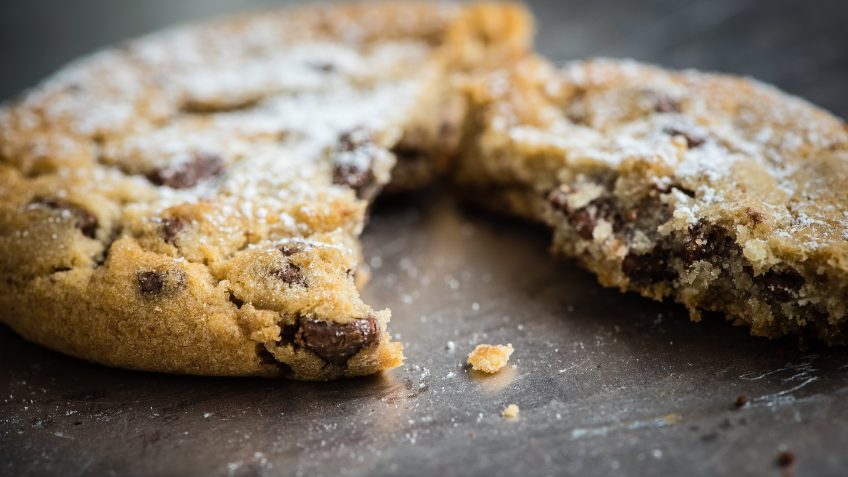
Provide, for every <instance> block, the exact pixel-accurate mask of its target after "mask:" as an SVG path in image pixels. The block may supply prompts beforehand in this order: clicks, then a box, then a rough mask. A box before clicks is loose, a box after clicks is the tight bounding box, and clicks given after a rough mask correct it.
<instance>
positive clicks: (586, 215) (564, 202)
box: [548, 188, 624, 240]
mask: <svg viewBox="0 0 848 477" xmlns="http://www.w3.org/2000/svg"><path fill="white" fill-rule="evenodd" d="M548 202H549V203H550V204H551V205H552V206H554V208H556V209H557V210H560V211H562V212H565V213H566V214H568V220H569V222H570V223H571V226H572V227H574V229H575V230H576V231H577V234H578V235H579V236H580V237H582V238H584V239H586V240H591V239H592V234H593V232H594V230H595V226H596V225H598V221H600V220H601V219H603V220H606V221H608V222H610V223H611V224H612V228H613V230H614V231H618V230H620V229H621V226H622V224H623V223H624V218H623V217H622V214H621V212H620V211H619V210H618V208H617V206H616V204H615V201H614V200H612V199H609V198H600V199H595V200H593V201H592V202H590V203H588V204H586V206H584V207H582V208H580V209H577V210H575V211H572V210H571V209H570V207H569V206H568V193H567V192H566V191H564V190H562V189H561V188H560V189H554V190H553V191H551V192H550V193H549V194H548Z"/></svg>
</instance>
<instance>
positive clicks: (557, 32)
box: [0, 0, 848, 476]
mask: <svg viewBox="0 0 848 477" xmlns="http://www.w3.org/2000/svg"><path fill="white" fill-rule="evenodd" d="M50 3H55V5H49V4H50ZM240 3H243V4H254V3H260V2H239V3H235V2H224V1H222V0H216V1H202V0H194V1H191V2H169V1H166V0H156V1H147V2H115V1H111V2H109V1H106V0H99V1H94V0H86V1H76V2H70V1H66V2H46V1H43V0H39V1H27V2H13V1H9V0H6V1H5V2H2V4H0V71H2V74H0V97H8V96H9V95H11V94H13V93H15V92H17V91H19V90H20V89H21V88H23V87H25V86H26V85H28V84H31V83H32V82H34V81H35V80H36V79H37V78H39V77H40V76H43V75H44V74H46V73H47V72H49V71H50V70H52V69H54V68H56V67H57V66H58V65H59V64H61V63H62V62H63V61H65V60H67V59H69V58H70V57H72V56H75V55H78V54H81V53H84V52H86V51H89V50H91V49H93V48H96V47H98V46H100V45H104V44H108V43H109V42H112V41H115V40H118V39H121V38H124V37H128V36H132V35H135V34H138V33H142V32H144V31H147V30H150V29H153V28H155V27H159V26H162V25H165V24H170V23H174V22H178V21H182V20H185V19H188V18H193V17H197V16H204V15H206V14H209V13H218V12H223V11H226V10H234V9H237V8H239V7H240ZM531 3H532V4H533V5H534V9H535V10H536V12H537V14H539V16H540V18H541V20H540V23H541V25H540V26H541V33H540V36H539V41H540V44H541V45H540V46H541V50H542V51H543V52H545V53H547V54H550V55H551V56H553V57H555V58H558V59H567V58H576V57H581V56H589V55H595V54H602V55H610V56H632V57H635V58H638V59H643V60H648V61H655V62H659V63H663V64H667V65H672V66H679V67H699V68H705V69H719V70H725V71H734V72H739V73H746V74H753V75H756V76H758V77H760V78H761V79H764V80H767V81H770V82H774V83H777V84H778V85H780V86H781V87H783V88H785V89H787V90H789V91H792V92H795V93H797V94H801V95H803V96H805V97H808V98H810V99H812V100H813V101H815V102H816V103H818V104H820V105H823V106H825V107H827V108H829V109H831V110H833V111H835V112H837V113H839V114H841V115H842V116H843V117H845V116H846V115H848V95H846V85H848V34H846V31H848V25H846V20H848V14H846V8H845V7H844V6H841V5H842V4H844V3H845V2H838V1H834V2H823V1H815V2H803V3H802V2H789V1H765V0H763V1H735V2H734V1H725V2H706V1H682V2H672V1H651V2H642V3H640V4H638V5H637V4H636V3H635V2H627V1H624V0H622V1H619V2H590V1H580V2H553V1H551V2H542V1H539V2H531ZM48 5H49V7H48ZM438 196H439V194H425V195H422V196H418V197H405V198H396V199H392V200H391V203H383V204H381V205H380V206H379V207H377V209H376V210H375V214H374V217H373V219H372V221H371V224H370V225H369V228H368V229H367V231H366V233H365V245H366V256H368V257H371V260H372V264H373V265H375V267H374V275H373V280H372V283H371V284H370V285H369V286H368V287H367V289H366V291H365V295H366V299H367V300H368V301H369V302H370V303H372V304H373V305H374V306H377V307H391V308H392V309H393V312H394V320H393V322H392V330H393V331H394V332H395V333H398V334H399V335H400V336H399V339H400V340H401V341H403V342H404V343H406V354H407V357H408V360H407V365H406V366H404V367H403V368H401V369H398V370H395V371H393V372H390V373H386V374H385V375H383V376H378V377H372V378H368V379H361V380H352V381H346V382H340V383H328V384H304V383H292V382H284V381H266V380H254V379H209V378H191V377H188V378H187V377H174V376H163V375H155V374H146V373H135V372H128V371H121V370H113V369H107V368H103V367H100V366H95V365H90V364H87V363H83V362H80V361H77V360H74V359H70V358H66V357H64V356H61V355H58V354H55V353H52V352H50V351H46V350H43V349H40V348H38V347H36V346H33V345H30V344H28V343H25V342H24V341H22V340H20V339H19V338H17V337H16V336H14V335H13V334H12V333H11V332H10V331H8V329H6V328H0V360H2V361H0V362H2V363H3V369H2V371H0V475H60V474H61V475H109V474H113V475H277V474H280V475H287V474H302V475H338V474H350V475H383V474H421V475H433V474H447V475H458V474H461V475H499V474H526V475H548V474H550V475H557V474H574V475H606V474H620V475H646V474H653V475H656V474H674V475H681V474H690V475H781V473H783V471H781V470H780V469H778V467H777V466H776V464H775V457H776V455H777V453H778V451H779V449H781V448H782V447H783V446H785V447H787V448H790V449H792V451H793V452H794V453H795V454H796V455H797V463H796V465H795V468H794V471H795V473H796V474H797V475H811V476H812V475H846V472H848V456H846V453H845V449H846V448H848V350H846V349H821V348H819V347H817V346H816V345H812V347H806V348H803V349H799V348H798V347H797V346H796V345H795V343H793V342H791V341H777V342H770V341H767V340H763V339H757V338H751V337H749V336H748V335H747V333H746V331H745V330H743V329H739V328H734V327H732V326H730V325H729V324H726V323H724V322H723V321H722V320H721V319H720V318H718V317H708V318H707V319H705V320H704V322H702V323H699V324H694V323H690V322H689V321H688V320H687V319H686V314H685V312H683V311H682V310H681V309H680V308H678V307H676V306H672V305H661V304H656V303H652V302H648V301H646V300H643V299H640V298H638V297H635V296H630V295H619V294H618V293H616V292H614V291H610V290H604V289H602V288H600V287H599V286H597V285H596V284H595V282H594V279H593V278H592V277H591V276H589V275H588V274H586V273H584V272H582V271H580V270H578V269H577V268H576V267H575V266H574V265H572V264H569V263H561V262H556V261H553V260H551V259H549V258H548V256H547V253H546V249H547V240H548V239H547V237H546V233H544V232H543V231H540V230H538V229H535V228H533V227H532V226H528V225H527V224H523V223H519V222H511V221H507V220H503V219H498V218H495V217H492V216H489V215H486V214H482V213H479V212H476V211H473V210H464V209H460V208H458V207H457V205H456V204H454V203H453V202H452V201H450V200H449V199H446V198H442V199H436V197H438ZM378 257H379V258H378ZM376 265H379V267H377V266H376ZM449 341H452V342H454V343H455V350H454V351H453V352H450V351H448V349H447V346H448V342H449ZM479 342H504V343H505V342H511V343H512V344H513V345H515V347H516V352H515V354H514V355H513V362H514V363H515V364H516V365H517V367H516V368H515V369H507V370H505V371H504V372H502V373H500V374H499V375H496V376H494V377H483V376H478V375H474V374H469V373H467V372H466V371H465V370H464V369H463V367H462V363H463V361H464V357H465V354H466V353H467V352H468V351H470V349H471V348H472V347H473V345H474V344H476V343H479ZM451 373H452V374H451ZM740 394H745V395H747V396H749V397H750V398H751V400H752V404H751V405H750V406H749V407H747V408H745V409H742V410H736V409H734V407H733V403H734V401H735V400H736V397H737V396H738V395H740ZM511 402H515V403H517V404H519V405H520V406H521V417H520V419H519V420H517V421H506V420H504V419H502V418H501V417H500V416H499V412H500V410H501V409H502V408H503V406H505V405H506V404H508V403H511Z"/></svg>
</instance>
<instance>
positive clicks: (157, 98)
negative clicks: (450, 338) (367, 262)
mask: <svg viewBox="0 0 848 477" xmlns="http://www.w3.org/2000/svg"><path fill="white" fill-rule="evenodd" d="M530 29H531V27H530V22H529V20H528V17H527V16H526V14H525V12H524V11H523V10H522V9H521V8H519V7H515V6H510V5H472V6H457V5H444V4H438V5H437V4H431V3H425V2H421V3H378V4H368V3H364V4H353V5H337V6H326V7H303V8H295V9H282V10H271V11H266V12H257V13H253V14H246V15H241V16H235V17H229V18H223V19H218V20H212V21H209V22H206V23H201V24H197V25H190V26H186V27H178V28H174V29H171V30H168V31H165V32H161V33H157V34H154V35H151V36H148V37H144V38H141V39H138V40H134V41H131V42H128V43H126V44H124V45H122V46H121V47H118V48H114V49H110V50H106V51H103V52H100V53H97V54H95V55H93V56H91V57H88V58H85V59H83V60H80V61H78V62H76V63H74V64H72V65H69V66H68V67H66V68H65V69H63V70H61V71H60V72H59V73H57V74H56V75H54V76H53V77H51V78H49V79H48V80H46V81H45V82H44V83H42V84H41V85H39V86H37V87H36V88H34V89H33V90H31V91H29V92H27V93H26V94H25V95H24V96H23V97H22V98H20V99H18V100H16V101H14V102H12V103H10V104H8V105H5V106H4V107H3V109H2V110H0V279H2V280H3V282H4V288H3V291H2V292H0V309H2V315H0V317H2V321H3V322H5V323H6V324H8V325H9V326H11V327H12V328H13V329H15V330H16V331H18V332H19V333H20V334H22V335H23V336H25V337H26V338H28V339H30V340H33V341H35V342H38V343H41V344H43V345H45V346H48V347H51V348H53V349H56V350H59V351H62V352H65V353H68V354H71V355H74V356H78V357H81V358H84V359H88V360H92V361H97V362H100V363H104V364H108V365H113V366H120V367H127V368H134V369H142V370H153V371H164V372H172V373H192V374H209V375H262V376H286V377H291V378H295V379H307V380H323V379H333V378H338V377H345V376H357V375H364V374H371V373H374V372H377V371H380V370H383V369H389V368H392V367H395V366H398V365H399V364H400V363H401V360H402V351H401V347H400V345H399V344H397V343H393V342H391V340H390V336H389V333H388V332H387V330H386V323H387V322H388V320H389V311H388V310H383V311H376V310H373V309H372V308H371V307H370V306H368V305H367V304H365V303H364V302H363V301H362V300H361V299H360V296H359V292H358V290H357V287H356V278H357V268H358V267H359V265H360V263H361V257H360V251H359V242H358V235H359V234H360V232H361V230H362V227H363V223H364V220H365V214H366V209H367V206H368V202H369V201H370V200H371V199H372V198H373V197H374V195H375V194H376V193H377V192H378V191H379V190H380V189H381V188H383V187H384V186H385V185H386V184H388V183H389V181H390V178H391V175H390V174H392V171H394V172H393V174H394V176H395V181H396V182H397V183H399V184H402V183H403V182H404V181H405V180H404V177H407V176H408V177H410V178H411V179H409V180H407V181H406V182H408V183H410V184H417V183H420V182H421V181H422V180H429V177H431V176H432V175H433V174H435V172H433V171H431V170H429V169H422V164H424V166H426V167H430V166H429V165H431V164H432V165H434V166H433V167H436V166H437V165H438V164H443V163H446V162H447V161H448V159H449V156H450V155H451V154H455V149H456V146H457V144H458V141H459V122H460V121H461V118H462V115H463V114H464V102H463V101H462V97H461V95H459V94H458V93H457V92H456V91H455V90H453V88H452V78H453V77H454V76H455V75H459V74H462V72H464V71H472V70H475V69H481V68H486V67H487V65H488V64H489V63H490V62H492V63H496V62H498V61H500V59H503V58H506V57H511V56H515V55H520V54H523V53H524V52H525V51H526V50H527V48H528V45H529V36H530ZM410 158H411V159H410ZM405 161H407V162H405ZM409 161H411V162H409ZM415 161H418V162H415ZM413 162H415V164H413V166H409V167H407V166H405V164H407V163H413ZM396 163H398V164H397V166H396ZM422 178H423V179H422Z"/></svg>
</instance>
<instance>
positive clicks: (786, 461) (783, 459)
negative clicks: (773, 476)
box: [777, 449, 795, 468]
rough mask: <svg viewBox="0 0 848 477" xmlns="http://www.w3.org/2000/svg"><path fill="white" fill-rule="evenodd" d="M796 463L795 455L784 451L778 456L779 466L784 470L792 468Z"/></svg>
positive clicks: (789, 451) (786, 450)
mask: <svg viewBox="0 0 848 477" xmlns="http://www.w3.org/2000/svg"><path fill="white" fill-rule="evenodd" d="M794 463H795V453H794V452H792V451H791V450H788V449H784V450H782V451H780V452H779V453H778V454H777V465H778V466H779V467H782V468H786V467H790V466H792V464H794Z"/></svg>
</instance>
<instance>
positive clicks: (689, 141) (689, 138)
mask: <svg viewBox="0 0 848 477" xmlns="http://www.w3.org/2000/svg"><path fill="white" fill-rule="evenodd" d="M663 132H664V133H666V134H668V135H669V136H682V137H683V139H686V147H688V148H689V149H695V148H696V147H698V146H701V145H703V144H704V143H705V142H707V139H706V138H705V137H703V136H699V135H697V134H695V133H693V132H691V131H686V130H683V129H679V128H674V127H668V128H665V129H663Z"/></svg>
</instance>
